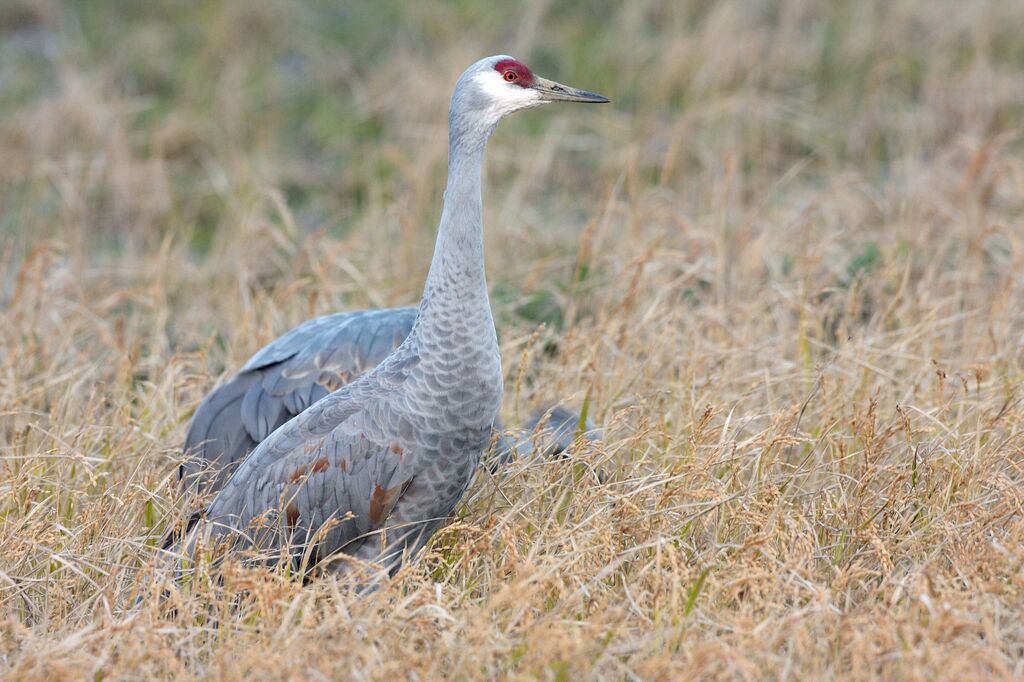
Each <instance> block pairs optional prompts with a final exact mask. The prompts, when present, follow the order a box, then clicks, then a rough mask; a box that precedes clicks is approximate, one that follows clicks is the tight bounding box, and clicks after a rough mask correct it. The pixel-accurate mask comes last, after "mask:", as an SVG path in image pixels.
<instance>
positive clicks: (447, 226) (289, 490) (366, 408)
mask: <svg viewBox="0 0 1024 682" xmlns="http://www.w3.org/2000/svg"><path fill="white" fill-rule="evenodd" d="M510 59H511V58H507V57H493V58H488V59H485V60H481V61H480V62H477V63H476V64H474V65H473V66H472V67H470V68H469V69H468V70H467V71H466V72H464V73H463V75H462V76H461V77H460V78H459V81H458V84H457V85H456V89H455V93H454V95H453V97H452V103H451V108H450V112H449V165H448V186H447V189H446V191H445V197H444V209H443V211H442V216H441V221H440V228H439V231H438V236H437V243H436V246H435V250H434V256H433V260H432V261H431V267H430V272H429V274H428V277H427V282H426V285H425V287H424V292H423V297H422V300H421V302H420V305H419V306H418V308H417V309H415V312H413V309H398V310H399V311H401V312H395V311H379V312H377V313H376V314H377V315H380V318H379V319H378V320H376V322H377V323H378V324H377V328H376V329H375V330H374V331H373V332H372V336H373V342H372V348H373V350H375V351H377V352H378V353H383V352H385V349H386V348H388V347H393V346H394V342H395V341H396V340H397V339H398V337H399V336H402V334H401V333H400V332H401V331H404V330H403V325H405V324H409V325H410V326H409V329H408V332H407V334H405V335H404V339H403V340H402V341H401V342H400V343H399V344H398V345H397V347H396V348H395V349H394V350H393V352H391V353H390V354H387V355H386V357H384V359H383V360H382V361H381V362H380V363H379V364H378V365H376V366H375V367H373V368H372V369H370V370H369V371H367V372H366V373H364V374H362V375H361V376H359V377H358V378H357V379H355V380H354V381H352V382H351V383H347V384H344V385H341V386H340V388H338V389H337V390H336V391H334V392H332V393H326V391H327V389H328V388H329V387H331V386H332V379H331V377H330V373H331V372H332V371H335V370H336V368H337V367H345V366H346V363H345V362H340V363H339V362H337V361H332V360H331V358H330V357H323V358H321V357H317V356H315V355H314V356H313V357H312V358H310V357H309V353H310V351H311V350H312V346H311V345H310V343H309V342H308V340H309V339H312V338H315V337H316V336H317V334H318V333H322V332H325V330H328V329H329V330H334V329H344V324H342V322H344V321H345V318H341V317H337V316H328V317H326V318H319V319H318V320H313V321H311V322H310V323H307V325H302V326H300V327H299V328H296V329H295V330H293V332H292V333H290V334H289V335H287V336H286V337H284V338H283V339H282V340H280V341H279V342H275V343H274V344H271V345H270V346H268V347H267V348H266V349H264V350H263V351H261V352H260V353H258V354H257V355H256V356H254V357H253V359H252V360H250V362H249V363H248V364H247V365H246V367H245V368H243V371H242V373H240V374H239V376H238V377H236V381H238V382H240V383H238V384H237V385H235V387H234V389H233V390H234V393H233V394H231V396H229V397H230V398H231V399H230V400H225V401H223V402H224V405H225V407H224V408H223V409H228V408H227V406H228V405H231V406H232V407H231V409H235V408H236V407H237V409H238V410H239V411H240V414H241V416H242V419H241V429H239V428H238V426H237V425H229V426H228V427H226V431H225V432H224V433H221V434H219V435H220V436H223V437H224V439H225V441H224V442H229V443H233V445H234V446H237V447H239V448H245V447H246V446H247V445H248V443H247V442H246V439H249V440H251V441H252V442H253V443H258V444H256V445H255V448H254V449H253V450H252V452H251V453H250V454H249V455H248V456H244V455H242V457H244V459H242V460H241V462H240V463H239V464H238V465H237V467H236V468H235V469H234V471H233V472H230V473H229V474H226V475H225V476H224V478H226V480H224V478H215V479H213V480H212V483H211V485H212V486H213V488H214V489H217V488H219V492H217V494H216V497H215V498H214V499H213V502H212V503H211V504H210V506H209V507H208V508H207V510H206V515H205V521H204V522H202V523H201V524H199V525H198V526H197V527H196V528H195V529H193V531H192V532H191V533H190V534H189V536H188V537H187V538H185V540H184V546H183V547H181V548H180V549H181V550H183V553H184V554H185V555H189V554H192V553H194V552H195V551H196V549H197V547H198V546H200V545H204V546H205V545H207V543H209V542H211V541H215V542H218V543H222V544H226V545H227V547H228V548H230V549H232V550H236V551H237V550H254V551H255V553H256V554H257V555H258V556H259V557H260V560H262V561H265V562H268V563H275V562H277V561H280V560H281V559H285V560H289V561H293V562H304V561H311V562H316V561H318V560H322V559H325V558H328V557H331V558H332V559H335V558H340V557H344V556H349V557H353V558H356V559H362V560H366V561H370V562H374V563H376V564H378V565H379V566H380V567H381V568H383V569H385V570H388V571H393V570H394V569H395V568H396V567H397V566H398V565H399V564H400V561H401V559H402V557H404V556H408V555H411V554H415V552H416V551H417V550H418V549H419V548H420V547H422V545H423V544H424V543H425V542H426V540H427V539H428V538H429V537H430V536H431V535H432V534H433V532H434V531H435V530H436V529H437V527H438V526H439V525H440V524H441V523H442V522H443V521H444V519H445V517H447V515H448V514H449V513H450V512H451V511H452V509H453V508H454V506H455V504H456V503H457V502H458V500H459V499H460V498H461V497H462V495H463V493H464V492H465V490H466V487H467V486H468V484H469V482H470V480H471V478H472V476H473V473H474V471H475V470H476V467H477V464H478V462H479V459H480V456H481V454H482V453H483V452H484V450H485V449H486V448H487V447H488V445H489V443H490V440H491V434H492V428H493V426H494V424H495V421H496V419H497V416H498V410H499V406H500V403H501V395H502V371H501V361H500V356H499V353H498V345H497V338H496V334H495V329H494V322H493V319H492V317H491V310H490V305H489V301H488V295H487V285H486V279H485V275H484V261H483V228H482V200H481V190H480V172H481V166H482V162H483V154H484V147H485V144H486V142H487V139H488V138H489V136H490V134H491V132H492V131H493V129H494V126H495V125H496V124H497V123H498V121H499V120H500V119H501V118H502V117H503V116H504V115H506V114H507V113H510V112H511V111H515V110H518V109H523V108H529V107H532V106H537V105H539V104H541V103H543V102H544V101H550V100H552V99H575V100H576V101H606V100H604V98H601V97H600V96H597V95H593V94H592V93H584V92H582V91H576V90H573V89H571V88H566V86H560V85H558V84H554V83H551V82H550V81H545V80H544V79H540V78H537V79H535V82H536V85H535V86H531V87H530V88H529V89H527V88H526V87H518V88H513V87H512V86H509V88H511V89H509V88H506V87H505V86H506V85H508V82H507V81H508V80H509V79H508V78H507V77H506V78H505V79H504V80H505V81H506V82H503V81H502V78H501V75H500V74H498V72H497V71H496V65H500V64H504V63H505V61H502V60H506V61H508V60H510ZM517 64H518V63H517ZM522 68H523V69H525V67H522ZM525 73H527V74H529V71H528V70H526V71H525ZM505 75H506V76H507V72H506V74H505ZM530 80H531V82H534V78H533V76H532V74H530ZM545 92H548V93H549V94H548V95H544V94H543V93H545ZM383 313H388V315H384V314H383ZM374 314H375V313H373V312H365V313H357V314H348V315H359V316H364V317H361V318H360V319H361V323H360V326H361V327H362V328H363V329H364V330H369V329H371V328H372V327H373V325H372V322H373V321H374V320H373V315H374ZM342 315H345V314H342ZM347 319H348V323H349V324H354V322H353V321H354V320H355V319H356V318H355V317H350V318H347ZM368 321H369V322H368ZM332 325H333V326H332ZM363 325H365V326H363ZM318 327H319V331H318ZM334 333H337V332H334ZM289 337H291V338H289ZM285 339H287V342H285ZM358 345H359V344H358V343H357V344H356V346H358ZM329 347H331V348H333V349H334V351H338V352H344V351H343V349H344V348H345V344H334V345H333V346H330V345H329ZM296 348H298V349H297V350H296ZM316 352H318V351H316ZM304 354H305V355H304ZM300 359H301V360H300ZM311 359H312V362H310V360H311ZM352 360H353V362H350V363H348V365H349V366H352V367H354V369H356V370H362V369H364V368H363V367H360V366H359V365H360V363H361V362H362V360H359V359H352ZM342 371H345V370H342ZM316 372H320V373H321V374H324V373H326V374H327V376H326V377H324V376H320V375H317V376H316V377H315V378H314V377H313V376H312V374H313V373H316ZM336 376H338V377H339V378H340V379H341V380H342V381H343V380H345V379H347V377H341V376H340V374H338V375H336ZM230 383H231V382H229V384H230ZM268 396H276V398H275V400H267V397H268ZM211 398H213V396H211ZM300 410H301V411H300ZM296 411H299V413H298V414H297V415H296V416H294V417H292V418H291V419H288V420H287V421H285V422H284V423H283V424H282V425H280V426H279V427H277V424H278V422H279V421H280V420H281V419H282V417H284V416H285V415H284V414H282V413H283V412H286V413H292V412H296ZM201 421H202V420H201V419H200V415H197V418H196V420H195V422H201ZM216 423H217V414H216V411H215V410H213V411H211V412H210V419H209V427H208V428H207V429H206V431H207V434H209V433H211V432H215V431H216V429H215V428H214V425H215V424H216ZM195 425H196V424H195V423H194V426H195ZM199 425H200V426H201V425H202V424H199ZM275 427H277V428H275ZM232 429H234V432H232V431H231V430H232ZM222 430H224V429H222ZM243 431H244V432H243ZM208 482H210V481H209V480H208ZM221 484H223V485H222V487H221ZM347 565H348V564H347V562H344V561H340V562H332V563H331V567H332V568H339V567H340V568H344V567H345V566H347Z"/></svg>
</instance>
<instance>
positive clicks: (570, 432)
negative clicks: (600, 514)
mask: <svg viewBox="0 0 1024 682" xmlns="http://www.w3.org/2000/svg"><path fill="white" fill-rule="evenodd" d="M580 417H581V415H580V413H579V412H577V411H575V410H571V409H569V408H567V407H563V406H561V405H555V406H554V407H551V408H548V409H543V410H537V411H536V412H533V413H532V414H531V415H530V416H529V418H527V420H526V422H525V423H524V424H523V429H522V430H521V431H518V432H514V433H507V432H505V433H501V434H500V435H499V436H498V440H497V443H496V447H495V450H496V451H497V455H498V456H497V459H496V461H495V463H494V464H493V465H492V467H491V472H492V473H494V472H496V471H497V470H498V467H501V466H504V465H505V464H508V463H509V462H510V461H512V459H514V458H524V459H525V458H529V457H533V456H538V455H539V456H541V457H547V458H552V457H557V456H558V455H561V454H563V453H564V452H565V451H566V450H568V449H569V447H570V446H571V445H572V444H573V442H575V440H576V435H577V432H578V430H579V426H580ZM495 429H496V430H499V431H500V430H501V425H500V424H495ZM534 436H538V437H539V438H537V439H535V437H534ZM582 437H583V438H584V439H586V440H590V441H595V440H601V430H600V429H598V428H597V427H596V426H595V425H594V423H593V422H592V421H591V420H590V419H589V418H588V419H587V420H586V422H585V423H584V425H583V433H582Z"/></svg>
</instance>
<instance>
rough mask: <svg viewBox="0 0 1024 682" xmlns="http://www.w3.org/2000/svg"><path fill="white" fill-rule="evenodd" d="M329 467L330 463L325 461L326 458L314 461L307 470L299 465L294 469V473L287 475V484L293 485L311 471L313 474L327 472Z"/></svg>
mask: <svg viewBox="0 0 1024 682" xmlns="http://www.w3.org/2000/svg"><path fill="white" fill-rule="evenodd" d="M330 465H331V463H330V462H328V461H327V458H326V457H321V458H320V459H318V460H316V461H315V462H313V464H312V465H311V466H310V467H309V468H308V469H307V468H306V466H305V465H303V464H300V465H299V466H297V467H295V471H293V472H292V473H290V474H288V482H289V483H295V482H296V481H298V480H299V479H301V478H302V477H303V476H305V475H306V472H307V471H311V472H312V473H314V474H319V473H321V472H323V471H327V468H328V467H329V466H330Z"/></svg>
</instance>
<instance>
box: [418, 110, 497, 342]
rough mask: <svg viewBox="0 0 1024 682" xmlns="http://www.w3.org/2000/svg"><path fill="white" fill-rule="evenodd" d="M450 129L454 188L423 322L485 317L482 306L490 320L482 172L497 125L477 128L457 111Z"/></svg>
mask: <svg viewBox="0 0 1024 682" xmlns="http://www.w3.org/2000/svg"><path fill="white" fill-rule="evenodd" d="M448 126H449V139H448V186H447V188H446V189H445V192H444V209H443V210H442V212H441V224H440V228H439V229H438V233H437V243H436V244H435V246H434V258H433V260H432V261H431V263H430V273H429V274H428V275H427V283H426V287H425V288H424V291H423V301H422V302H421V304H420V315H419V317H420V318H421V320H420V321H421V322H422V323H435V324H436V323H439V322H442V320H441V319H439V318H443V317H445V316H446V314H450V313H453V312H454V313H456V314H458V315H460V316H466V315H468V314H471V313H474V312H476V313H481V314H482V313H483V312H484V311H483V310H482V309H481V307H482V308H486V318H487V320H490V319H491V317H490V304H489V302H488V299H487V280H486V278H485V275H484V235H483V206H482V199H481V196H480V173H481V169H482V166H483V159H484V147H485V146H486V144H487V139H488V138H489V137H490V134H491V131H492V130H493V128H494V126H493V125H480V124H474V121H472V119H471V118H470V117H466V116H462V115H460V114H459V113H458V112H457V111H455V110H454V108H453V111H452V112H451V113H450V114H449V117H448ZM442 323H443V322H442ZM491 326H492V328H493V322H491Z"/></svg>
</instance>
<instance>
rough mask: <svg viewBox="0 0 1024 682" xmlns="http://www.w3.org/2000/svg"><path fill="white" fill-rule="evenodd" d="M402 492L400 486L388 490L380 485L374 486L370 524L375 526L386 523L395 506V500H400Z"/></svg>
mask: <svg viewBox="0 0 1024 682" xmlns="http://www.w3.org/2000/svg"><path fill="white" fill-rule="evenodd" d="M400 492H401V487H400V486H398V487H394V488H386V489H385V488H381V487H380V485H379V484H378V485H375V486H374V488H373V494H372V495H370V523H372V524H374V525H375V526H379V525H381V524H382V523H384V520H385V519H387V518H388V514H390V513H391V509H392V508H393V507H394V506H395V500H396V499H398V494H399V493H400Z"/></svg>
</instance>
